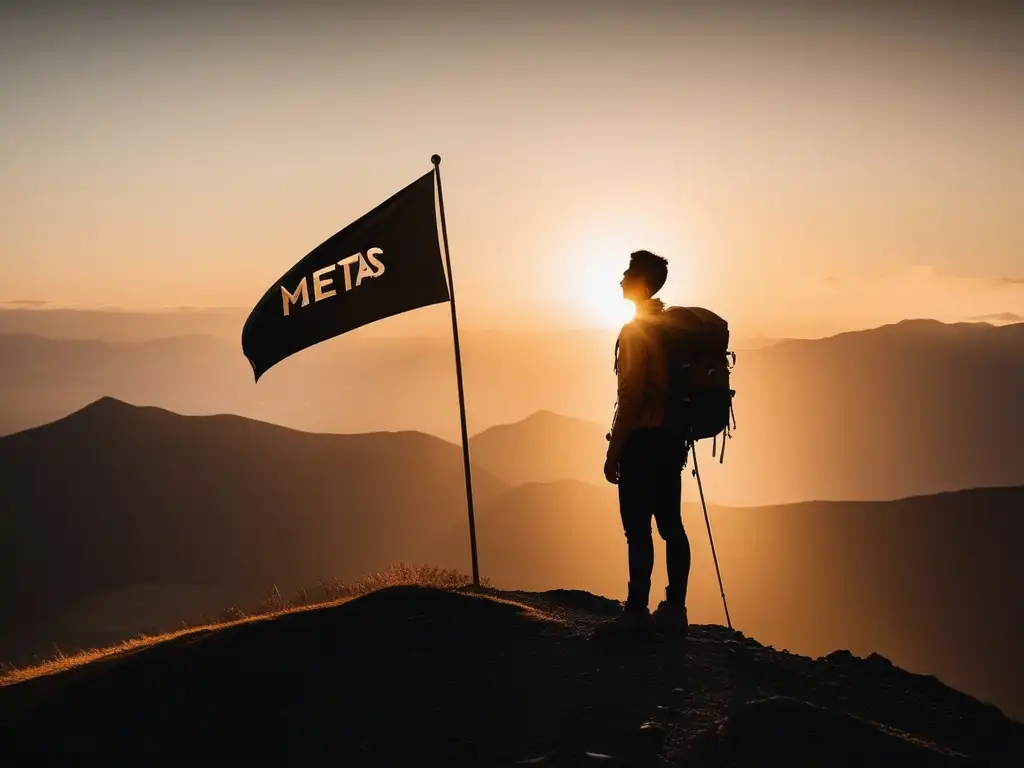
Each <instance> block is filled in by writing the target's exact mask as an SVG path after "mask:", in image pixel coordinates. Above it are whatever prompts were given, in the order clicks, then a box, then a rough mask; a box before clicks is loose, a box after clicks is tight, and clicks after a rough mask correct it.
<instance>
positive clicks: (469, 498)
mask: <svg viewBox="0 0 1024 768" xmlns="http://www.w3.org/2000/svg"><path fill="white" fill-rule="evenodd" d="M430 162H432V163H433V164H434V176H435V177H436V178H437V203H438V207H439V208H440V209H441V238H442V239H443V240H444V261H445V265H446V266H447V268H448V293H449V294H450V297H451V305H452V338H453V339H454V341H455V378H456V380H457V381H458V384H459V416H460V417H461V419H462V462H463V465H464V468H465V475H466V507H467V509H468V510H469V546H470V552H471V553H472V556H473V586H474V587H479V586H480V567H479V564H478V562H477V556H476V520H475V518H474V515H473V479H472V474H471V473H470V469H469V430H468V429H467V428H466V394H465V390H464V388H463V386H462V352H461V351H460V349H459V321H458V315H457V314H456V312H455V282H454V281H453V280H452V258H451V254H450V253H449V252H448V222H447V221H446V220H445V217H444V193H443V192H442V191H441V156H440V155H433V156H432V157H431V158H430Z"/></svg>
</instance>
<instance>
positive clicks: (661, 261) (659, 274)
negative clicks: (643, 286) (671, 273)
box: [629, 251, 668, 296]
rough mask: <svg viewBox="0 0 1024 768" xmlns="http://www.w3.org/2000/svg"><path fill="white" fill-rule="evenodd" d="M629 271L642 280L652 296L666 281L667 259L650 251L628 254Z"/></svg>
mask: <svg viewBox="0 0 1024 768" xmlns="http://www.w3.org/2000/svg"><path fill="white" fill-rule="evenodd" d="M629 271H630V272H632V273H633V274H636V275H639V276H640V277H642V278H643V279H644V281H645V282H646V283H647V287H648V288H649V289H650V291H651V296H653V295H654V294H656V293H657V292H658V291H660V290H661V288H662V286H664V285H665V281H666V280H667V279H668V259H666V258H663V257H661V256H658V255H656V254H654V253H651V252H650V251H633V252H632V253H631V254H629Z"/></svg>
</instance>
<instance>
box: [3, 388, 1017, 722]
mask: <svg viewBox="0 0 1024 768" xmlns="http://www.w3.org/2000/svg"><path fill="white" fill-rule="evenodd" d="M563 422H564V420H563V419H559V418H557V417H554V416H553V415H551V414H539V415H538V416H535V417H534V418H533V419H530V420H527V421H526V422H524V423H522V424H519V425H515V426H514V427H513V428H510V429H504V430H492V431H490V432H484V433H482V434H480V435H478V436H477V437H476V438H474V448H473V450H474V451H476V454H477V455H478V456H479V457H480V458H481V459H482V460H481V461H479V462H474V469H473V479H474V485H475V499H476V507H477V529H478V536H479V545H480V562H481V570H482V574H483V575H484V576H486V577H489V578H491V579H492V580H493V581H494V583H495V585H496V586H498V587H502V588H515V589H536V590H543V589H555V588H567V589H570V588H578V589H586V590H588V591H592V592H597V593H601V594H604V595H607V596H609V597H613V598H617V599H620V598H622V597H623V596H624V595H623V593H624V588H625V581H626V579H625V573H626V562H625V546H624V542H623V538H622V532H621V526H620V523H619V519H618V511H617V506H616V495H615V489H614V488H613V487H612V486H609V485H607V484H601V485H591V484H587V483H582V482H579V481H577V480H556V481H552V482H525V483H523V484H521V485H516V486H515V487H513V485H514V484H517V483H520V482H522V481H523V479H524V478H526V477H527V476H528V475H529V473H530V471H532V470H531V468H530V465H529V463H528V462H523V463H520V464H518V465H509V467H508V469H507V474H508V475H509V477H510V478H513V482H511V483H510V482H508V481H506V480H505V479H502V478H500V477H497V476H496V475H495V474H494V473H493V472H491V471H489V467H490V465H491V464H492V463H497V462H499V461H500V457H501V456H502V455H503V452H504V451H506V450H508V449H507V445H508V442H509V439H510V436H511V438H512V442H513V443H514V442H515V439H516V438H517V435H529V434H531V432H532V431H533V430H537V429H538V428H539V429H540V431H541V434H542V435H543V433H544V432H543V430H544V429H547V428H549V427H550V425H551V424H554V425H556V426H557V425H559V424H561V423H563ZM571 424H572V425H573V426H575V427H578V428H580V429H581V430H583V431H584V432H585V431H586V429H587V425H586V424H579V423H576V422H571ZM737 441H738V438H737ZM495 445H497V446H498V448H495V447H494V446H495ZM553 450H554V453H553V455H554V456H556V457H557V456H558V455H560V452H559V450H558V446H554V449H553ZM730 450H731V449H730ZM535 458H536V459H537V461H539V462H541V464H542V465H544V468H545V471H547V472H548V473H549V476H550V475H552V474H557V472H558V469H557V467H555V466H553V465H551V464H546V463H545V455H544V453H543V450H541V449H539V450H538V451H536V456H535ZM726 467H728V459H727V463H726ZM709 474H710V473H709ZM684 479H685V480H686V491H685V497H686V499H687V500H688V502H689V503H687V504H686V505H685V509H684V520H685V522H686V525H687V529H688V531H689V532H690V537H691V542H692V548H693V552H694V570H693V577H692V583H691V615H692V617H693V619H694V620H695V621H699V622H721V621H722V619H723V614H722V611H721V603H720V599H719V595H718V588H717V584H716V582H715V580H714V570H713V567H712V565H711V562H710V557H709V548H708V545H707V538H706V532H705V527H704V520H703V517H702V514H701V512H700V508H699V506H697V505H695V504H694V500H695V494H694V484H693V480H692V478H690V477H688V476H687V477H686V478H684ZM706 482H707V481H706ZM711 501H712V502H715V503H714V504H713V505H712V508H711V522H712V525H713V532H714V536H715V543H716V546H717V547H718V553H719V560H720V562H721V566H722V571H723V576H724V579H725V587H726V591H727V595H728V599H729V604H730V609H731V611H732V616H733V620H734V622H735V623H736V624H737V626H739V627H741V628H743V629H744V630H745V631H748V632H751V633H753V634H756V635H757V636H758V637H760V638H762V639H763V641H765V642H767V643H772V644H775V645H778V646H783V647H788V648H790V649H792V650H794V651H797V652H801V653H812V654H817V653H825V652H828V651H829V650H833V649H834V648H836V647H843V648H849V649H851V650H853V651H854V652H857V653H863V654H867V653H870V652H872V651H878V652H880V653H884V654H885V655H887V656H889V657H890V658H892V659H893V660H894V661H896V662H897V663H899V664H901V665H902V666H905V667H907V668H909V669H912V670H915V671H922V672H930V673H934V674H937V675H939V676H940V677H942V679H943V680H944V681H946V682H947V683H949V684H952V685H954V686H956V687H959V688H962V689H964V690H967V691H969V692H971V693H972V694H973V695H977V696H979V697H981V698H983V699H989V700H993V701H995V702H997V703H999V704H1000V705H1001V706H1003V707H1004V708H1006V709H1007V711H1009V712H1011V713H1012V714H1015V715H1016V716H1018V717H1019V716H1022V715H1024V700H1021V699H1020V696H1019V693H1018V692H1019V691H1021V690H1024V667H1022V666H1021V658H1020V654H1019V648H1021V647H1024V615H1022V610H1021V603H1020V600H1019V594H1018V592H1019V588H1020V584H1021V583H1024V571H1022V570H1021V565H1020V563H1021V560H1020V558H1019V557H1018V554H1019V553H1018V552H1017V549H1018V548H1019V546H1020V542H1021V541H1022V540H1024V516H1022V515H1021V514H1020V512H1021V510H1024V487H1017V488H991V489H979V490H970V491H964V492H960V493H952V494H943V495H938V496H930V497H919V498H912V499H906V500H902V501H893V502H884V503H868V502H832V503H818V502H816V503H805V504H795V505H787V506H776V507H760V508H727V507H722V506H720V505H719V504H718V503H717V501H718V494H711ZM0 509H2V510H3V515H2V516H0V542H3V544H2V547H3V550H2V557H0V579H2V580H3V583H4V584H5V589H4V590H3V592H2V594H0V617H2V621H3V626H2V629H0V659H4V658H7V659H10V660H17V659H21V658H23V657H25V655H26V654H29V653H31V652H41V653H44V654H47V653H49V652H51V651H52V646H51V645H50V643H51V642H56V643H57V644H58V647H60V648H61V649H62V650H64V651H69V650H72V649H73V648H75V647H80V646H82V645H96V644H100V643H104V642H111V641H113V640H116V639H120V638H123V637H125V636H128V635H131V634H134V633H136V632H138V631H141V630H148V629H150V628H153V627H161V628H164V629H168V628H171V627H173V626H175V625H177V624H178V623H179V622H180V621H181V620H188V621H196V620H198V619H199V617H200V615H201V614H202V613H204V612H205V613H207V614H210V615H212V614H213V613H215V612H218V611H219V610H221V609H223V608H226V607H227V606H228V605H230V604H240V605H242V607H245V605H246V604H247V603H248V604H249V605H251V604H254V603H255V601H257V600H258V599H260V598H262V597H264V596H266V595H267V593H268V592H269V590H270V587H271V585H272V584H276V585H278V587H279V588H280V589H281V590H282V591H283V592H285V593H289V594H290V592H291V591H292V590H294V589H296V588H299V587H303V586H309V587H313V588H314V589H315V587H316V580H317V578H318V577H322V578H330V577H341V578H352V577H356V576H358V575H360V574H363V573H366V572H371V571H375V570H378V569H381V568H383V567H386V566H387V565H388V564H390V563H393V562H396V561H398V560H404V561H406V562H423V563H432V564H437V565H441V566H445V567H455V568H459V569H461V570H463V571H468V569H469V556H468V535H467V530H466V508H465V497H464V487H463V477H462V461H461V451H460V449H459V448H458V447H457V446H456V445H453V444H450V443H446V442H444V441H442V440H440V439H438V438H435V437H431V436H429V435H425V434H421V433H409V432H405V433H376V434H361V435H318V434H307V433H301V432H296V431H293V430H289V429H286V428H283V427H278V426H274V425H269V424H264V423H259V422H254V421H251V420H246V419H243V418H240V417H236V416H214V417H188V416H179V415H176V414H173V413H169V412H167V411H163V410H160V409H155V408H136V407H132V406H129V405H126V404H124V403H121V402H118V401H115V400H113V399H109V398H108V399H103V400H100V401H98V402H96V403H94V404H92V405H90V406H89V407H87V408H86V409H84V410H82V411H79V412H77V413H75V414H73V415H71V416H70V417H67V418H64V419H61V420H59V421H57V422H54V423H52V424H49V425H46V426H43V427H40V428H36V429H33V430H29V431H25V432H22V433H19V434H16V435H11V436H8V437H4V438H0ZM658 562H659V564H658V567H657V570H656V583H655V587H654V591H653V595H652V599H653V600H655V601H656V600H657V599H658V597H659V590H660V589H661V588H662V587H663V586H664V581H663V577H662V575H661V574H662V573H663V565H662V564H661V555H660V554H659V556H658Z"/></svg>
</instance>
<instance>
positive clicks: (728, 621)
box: [690, 442, 732, 629]
mask: <svg viewBox="0 0 1024 768" xmlns="http://www.w3.org/2000/svg"><path fill="white" fill-rule="evenodd" d="M690 449H691V450H692V452H693V476H694V477H696V478H697V490H698V491H700V505H701V507H702V508H703V510H704V523H705V525H707V527H708V541H710V542H711V557H712V558H714V561H715V573H716V574H718V588H719V590H721V592H722V606H723V607H724V608H725V623H726V624H728V625H729V629H732V619H730V618H729V604H728V603H727V602H725V587H723V586H722V571H721V570H719V568H718V555H717V554H715V540H714V538H712V536H711V520H710V518H708V505H707V504H705V503H704V486H703V485H702V484H701V482H700V472H698V471H697V443H696V442H691V443H690Z"/></svg>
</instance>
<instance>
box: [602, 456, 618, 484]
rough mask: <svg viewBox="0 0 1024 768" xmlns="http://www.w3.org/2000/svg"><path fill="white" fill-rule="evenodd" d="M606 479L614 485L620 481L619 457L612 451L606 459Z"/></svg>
mask: <svg viewBox="0 0 1024 768" xmlns="http://www.w3.org/2000/svg"><path fill="white" fill-rule="evenodd" d="M604 479H605V480H607V481H608V482H609V483H611V484H612V485H618V483H619V459H618V457H617V456H613V455H612V454H610V453H609V454H608V456H607V458H605V460H604Z"/></svg>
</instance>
